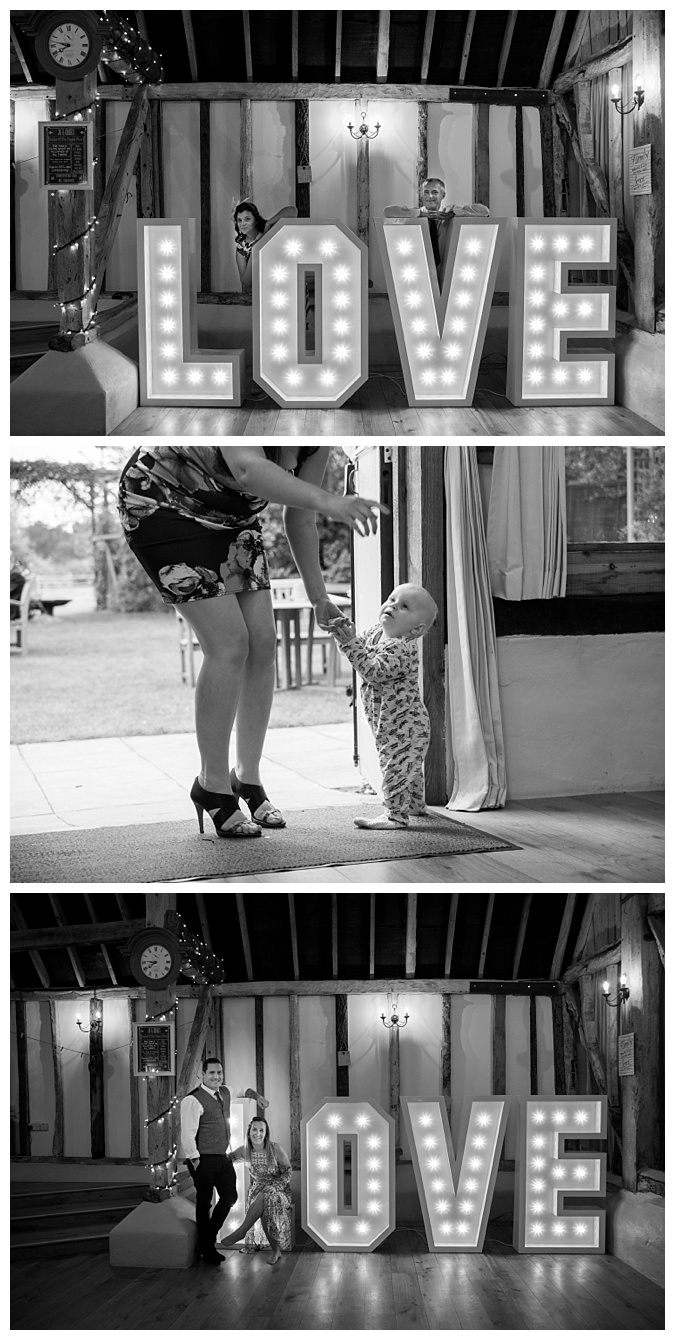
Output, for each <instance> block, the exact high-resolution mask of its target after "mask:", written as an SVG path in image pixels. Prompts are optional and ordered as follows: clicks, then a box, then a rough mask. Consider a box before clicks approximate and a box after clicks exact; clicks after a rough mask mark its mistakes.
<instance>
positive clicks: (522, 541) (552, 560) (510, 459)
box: [487, 445, 567, 600]
mask: <svg viewBox="0 0 675 1340" xmlns="http://www.w3.org/2000/svg"><path fill="white" fill-rule="evenodd" d="M487 548H488V555H489V561H490V581H491V584H492V592H493V595H495V596H501V598H502V599H503V600H550V599H551V598H552V597H553V596H564V594H565V586H566V582H567V517H566V508H565V448H564V447H563V446H548V447H535V446H529V445H525V446H500V447H495V454H494V465H493V467H492V488H491V490H490V506H489V509H488V521H487Z"/></svg>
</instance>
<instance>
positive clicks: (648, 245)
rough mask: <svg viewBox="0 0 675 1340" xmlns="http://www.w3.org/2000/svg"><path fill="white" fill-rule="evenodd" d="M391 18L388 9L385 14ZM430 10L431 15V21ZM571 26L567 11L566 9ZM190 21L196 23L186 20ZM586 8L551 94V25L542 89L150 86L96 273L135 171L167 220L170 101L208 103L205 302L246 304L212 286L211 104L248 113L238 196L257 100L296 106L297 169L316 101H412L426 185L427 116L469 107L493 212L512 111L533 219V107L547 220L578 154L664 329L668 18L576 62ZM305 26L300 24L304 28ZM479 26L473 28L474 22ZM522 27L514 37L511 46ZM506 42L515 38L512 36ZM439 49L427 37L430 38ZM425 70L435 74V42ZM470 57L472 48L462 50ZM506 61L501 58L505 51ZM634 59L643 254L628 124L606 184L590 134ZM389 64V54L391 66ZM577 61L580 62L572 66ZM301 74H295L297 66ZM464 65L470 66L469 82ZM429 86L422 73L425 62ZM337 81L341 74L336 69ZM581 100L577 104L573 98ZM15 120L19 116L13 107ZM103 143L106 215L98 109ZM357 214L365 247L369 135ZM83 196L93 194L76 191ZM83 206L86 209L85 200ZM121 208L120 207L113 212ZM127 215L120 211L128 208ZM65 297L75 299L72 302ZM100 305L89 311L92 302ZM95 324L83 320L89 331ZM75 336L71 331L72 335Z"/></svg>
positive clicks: (302, 200) (35, 90)
mask: <svg viewBox="0 0 675 1340" xmlns="http://www.w3.org/2000/svg"><path fill="white" fill-rule="evenodd" d="M382 13H383V14H384V13H385V11H382ZM433 14H434V11H430V13H429V19H430V20H431V23H432V31H433ZM561 15H562V18H563V19H564V11H561ZM188 17H189V15H188ZM587 18H588V14H587V11H581V12H580V15H579V20H578V23H577V27H576V28H575V32H574V34H573V38H572V42H571V43H570V48H569V50H568V53H567V61H566V68H565V69H564V71H563V73H562V74H561V75H560V76H559V77H558V78H557V79H556V80H555V82H554V84H553V85H552V87H550V88H549V87H548V84H549V82H550V76H551V70H552V68H553V64H554V60H555V56H556V52H557V48H558V45H559V42H560V37H561V32H562V22H560V21H559V22H557V23H555V24H554V28H553V30H552V33H551V39H550V42H549V47H548V48H547V51H546V55H545V58H544V63H543V66H542V69H541V73H540V79H539V87H538V88H536V89H533V88H504V87H501V86H499V87H497V88H469V87H466V86H465V85H464V84H463V83H461V82H460V84H458V85H455V86H448V85H441V86H439V85H428V84H426V83H425V82H422V83H420V84H388V83H386V82H377V83H375V84H365V85H360V84H359V85H357V84H346V83H345V84H341V83H337V82H336V83H334V84H315V83H301V82H280V83H258V82H253V80H252V79H251V80H250V82H246V83H240V84H237V83H217V82H212V83H203V82H199V81H198V80H195V81H194V82H192V83H190V84H160V85H152V86H147V87H146V88H145V89H144V90H143V101H144V102H145V99H146V97H147V100H148V112H149V114H148V115H147V116H146V114H145V111H146V108H145V107H143V114H142V116H141V115H140V113H138V112H137V113H136V114H135V115H134V117H133V118H132V120H133V125H132V126H131V127H130V130H129V133H128V134H127V131H126V130H125V135H124V136H123V141H124V151H123V153H121V152H120V151H121V150H122V147H123V146H122V144H121V145H120V151H118V154H117V156H116V160H115V164H114V165H113V170H112V172H111V173H110V176H109V178H108V186H107V188H106V191H105V197H104V201H103V206H101V208H103V207H104V206H105V207H106V208H104V214H105V217H106V218H107V217H108V214H109V215H110V227H108V226H107V225H106V246H105V247H104V248H103V247H101V244H100V242H99V254H98V257H97V264H96V267H95V270H96V273H97V274H102V272H103V269H104V264H102V262H105V260H106V259H107V257H108V256H109V254H110V249H111V247H112V244H113V242H114V238H115V232H116V227H117V222H118V221H119V215H117V218H115V215H116V209H117V203H118V202H119V200H121V199H123V194H124V191H123V190H122V189H121V183H120V179H121V177H124V178H125V183H124V190H126V182H127V181H128V180H129V177H130V175H131V173H132V171H135V172H136V176H137V208H138V214H139V216H140V217H161V216H162V214H163V210H164V191H163V142H162V109H163V105H164V104H165V103H166V102H171V101H190V102H197V103H199V108H200V146H199V156H200V196H201V223H200V228H201V290H202V299H203V300H205V301H209V300H210V301H214V300H215V301H218V300H219V299H220V300H221V301H222V300H228V298H229V300H232V297H233V296H234V297H236V298H238V300H239V301H241V295H239V294H237V295H222V294H221V295H214V293H213V290H212V283H211V182H210V118H209V103H210V102H212V101H224V100H227V101H232V100H236V101H238V102H239V104H240V108H241V133H240V187H241V196H240V198H242V199H245V198H247V196H249V195H250V193H251V171H252V137H251V104H252V102H254V101H261V100H262V101H270V100H272V101H274V100H276V101H291V102H293V103H294V104H295V162H296V167H300V166H304V165H307V164H308V162H309V102H310V101H311V100H313V99H321V100H327V99H336V98H338V99H351V98H354V99H355V100H358V102H359V104H360V105H361V106H364V107H366V108H367V104H368V99H369V98H370V99H377V100H378V101H382V100H391V101H395V100H399V101H407V102H410V101H413V102H416V103H417V105H418V149H417V178H418V181H421V180H423V179H424V177H425V175H426V172H427V153H426V126H427V112H428V107H429V105H430V104H431V103H452V102H461V103H469V104H472V105H473V107H474V199H475V200H476V201H478V202H481V203H484V204H489V107H490V106H498V105H501V106H513V107H515V109H516V129H515V174H516V202H517V209H516V212H517V214H518V215H520V216H522V215H523V214H524V213H525V176H524V173H525V166H524V162H525V160H524V147H523V115H522V109H523V107H524V106H531V107H536V108H538V109H539V116H540V134H541V145H542V173H543V202H544V214H545V215H546V216H556V217H564V216H565V215H566V214H568V212H569V209H568V201H569V175H568V157H569V155H570V151H571V153H572V154H573V155H574V158H575V159H576V161H577V163H578V165H579V168H580V170H581V174H582V178H583V181H584V182H585V184H586V191H587V201H586V205H587V208H588V211H589V212H595V213H597V214H599V215H608V214H612V215H613V216H616V217H618V219H619V263H620V266H621V269H622V271H623V274H624V277H625V280H626V283H627V286H628V290H629V291H630V294H631V296H632V299H633V302H634V306H635V322H636V324H637V325H638V326H639V327H640V328H641V329H643V330H646V331H653V330H654V329H655V309H656V307H657V306H658V304H659V302H661V301H662V300H663V294H662V291H661V289H662V285H661V280H660V277H659V276H660V265H661V261H660V259H659V257H660V251H661V248H662V242H663V229H664V213H665V171H664V128H663V97H662V68H663V31H662V28H663V11H658V10H656V11H651V10H636V11H634V13H633V35H632V36H629V37H627V38H625V39H624V40H622V41H620V42H618V43H616V44H614V45H613V46H610V47H608V48H606V49H605V50H604V51H603V52H601V53H599V54H598V55H596V56H594V57H592V58H590V59H587V60H579V56H578V53H579V50H580V47H581V42H582V39H583V35H584V31H585V26H586V22H587ZM296 26H297V25H296ZM470 26H471V25H470ZM512 33H513V27H512V26H511V28H510V35H509V29H507V35H508V43H509V45H510V41H511V37H512ZM470 40H471V32H470V31H469V28H468V29H467V37H466V39H465V46H466V42H468V43H470ZM505 40H506V39H505ZM429 43H430V37H429ZM429 43H427V49H426V65H427V68H428V46H429ZM465 54H466V56H467V58H468V47H467V48H466V52H465ZM502 54H503V55H504V53H502ZM633 55H634V57H635V59H634V69H638V68H639V70H640V71H641V72H642V75H643V82H644V83H645V87H646V102H645V106H644V108H643V109H641V111H640V112H638V113H636V115H635V117H634V123H633V132H634V143H635V144H636V145H640V144H644V143H651V146H652V174H653V190H652V194H651V195H649V196H638V197H636V202H635V249H634V253H633V244H632V242H631V239H630V237H629V235H628V232H627V230H626V228H625V225H624V218H623V168H622V162H621V136H620V133H619V132H620V130H621V125H620V118H618V117H614V118H613V119H611V113H610V127H611V131H610V134H611V159H610V175H609V180H607V178H606V177H605V174H604V173H603V172H602V170H601V169H600V167H599V166H598V164H597V162H596V161H595V159H594V151H593V137H592V133H591V120H590V81H591V80H592V79H594V78H596V77H598V76H600V75H609V76H610V77H612V76H617V77H618V78H619V80H620V78H621V72H622V69H623V67H624V66H625V65H626V64H628V62H629V61H630V60H631V59H633ZM507 57H508V47H507V49H506V54H505V56H504V59H503V61H502V62H500V69H501V72H502V73H501V76H500V81H499V82H500V83H501V78H502V77H503V69H504V68H505V65H506V58H507ZM382 60H384V56H383V58H382ZM575 61H576V63H574V62H575ZM381 64H382V62H381V61H380V58H379V57H378V80H379V79H380V78H381V79H382V80H383V81H384V80H385V79H386V68H385V67H384V65H383V67H382V68H383V69H384V73H381V70H380V65H381ZM294 68H297V62H296V65H295V66H294ZM465 69H466V60H465V59H464V58H463V66H462V73H461V79H463V71H464V70H465ZM422 74H423V78H424V77H425V69H424V62H423V70H422ZM336 77H339V69H337V68H336ZM139 94H140V90H136V91H135V90H134V89H132V88H126V87H118V86H112V85H105V84H103V85H101V86H100V87H99V88H98V97H99V99H100V102H101V103H105V102H107V101H122V102H132V105H133V107H134V108H136V109H138V107H139V101H138V100H139ZM570 94H572V95H573V103H574V106H573V108H572V107H571V105H570V104H568V102H567V101H566V98H567V96H568V95H570ZM56 96H57V94H56V93H55V90H54V89H51V88H43V87H38V86H35V85H30V86H28V87H25V88H24V87H21V88H14V89H13V90H12V97H13V99H14V100H16V99H24V98H35V97H41V98H49V99H53V98H55V97H56ZM12 114H13V108H12ZM95 126H96V138H97V141H98V148H97V156H98V158H99V166H98V180H97V189H96V192H95V199H94V202H93V204H94V209H95V210H96V211H98V210H99V207H100V202H101V197H102V195H103V183H104V181H105V172H106V165H105V153H104V149H105V144H104V142H102V137H101V109H100V106H99V108H98V109H97V113H96V119H95ZM357 153H358V161H357V217H358V233H359V236H360V237H361V238H362V239H363V240H366V241H367V237H368V221H369V213H370V208H369V206H370V200H369V173H368V141H367V139H365V138H363V139H361V140H359V142H358V144H357ZM295 175H296V187H295V192H296V206H297V209H298V213H299V215H300V217H307V216H308V215H309V210H310V187H309V185H308V184H307V183H305V182H300V183H298V182H297V172H296V174H295ZM70 194H71V195H73V194H74V195H75V196H78V195H79V196H84V195H86V194H87V193H85V192H74V193H72V192H71V193H70ZM80 203H81V208H84V207H85V204H86V202H85V201H84V200H82V201H81V202H80ZM113 207H114V208H113ZM56 208H57V206H56V205H55V206H54V207H53V208H52V209H50V236H49V248H50V250H49V255H50V257H51V256H52V254H53V251H52V248H53V247H54V244H55V242H57V241H58V237H59V232H58V229H57V221H56V218H55V210H56ZM120 213H121V210H120ZM11 266H12V274H14V273H15V261H14V230H13V229H12V260H11ZM48 282H49V291H50V292H51V291H53V288H52V286H53V285H54V286H56V287H57V288H58V294H59V298H60V299H61V301H63V296H64V295H63V291H62V290H63V287H64V286H63V283H59V282H58V279H57V276H55V275H54V267H53V265H52V266H51V267H50V276H49V281H48ZM66 296H67V295H66ZM93 305H94V304H92V306H93ZM85 324H86V323H85ZM71 333H74V332H71Z"/></svg>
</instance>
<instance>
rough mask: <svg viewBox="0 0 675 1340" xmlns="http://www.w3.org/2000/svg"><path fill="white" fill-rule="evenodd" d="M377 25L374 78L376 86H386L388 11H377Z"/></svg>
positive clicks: (387, 69) (389, 21)
mask: <svg viewBox="0 0 675 1340" xmlns="http://www.w3.org/2000/svg"><path fill="white" fill-rule="evenodd" d="M378 15H379V18H378V23H377V66H376V72H375V77H376V79H377V82H378V84H386V82H387V75H388V73H389V28H390V23H391V14H390V11H389V10H388V9H380V10H378Z"/></svg>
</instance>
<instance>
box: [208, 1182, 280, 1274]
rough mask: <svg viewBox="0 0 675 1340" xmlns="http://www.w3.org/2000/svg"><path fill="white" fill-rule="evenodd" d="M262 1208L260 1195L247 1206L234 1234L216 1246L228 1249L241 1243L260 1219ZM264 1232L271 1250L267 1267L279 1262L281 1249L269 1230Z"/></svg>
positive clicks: (263, 1199)
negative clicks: (243, 1217) (244, 1215)
mask: <svg viewBox="0 0 675 1340" xmlns="http://www.w3.org/2000/svg"><path fill="white" fill-rule="evenodd" d="M264 1208H265V1197H264V1195H263V1194H261V1195H259V1196H256V1198H255V1200H252V1201H251V1204H250V1205H249V1207H248V1210H247V1211H246V1217H245V1219H243V1220H242V1222H241V1224H240V1225H239V1227H238V1228H236V1229H235V1230H234V1232H232V1233H228V1235H227V1237H226V1238H222V1239H221V1241H220V1242H219V1243H218V1246H219V1247H224V1248H225V1249H227V1248H228V1247H234V1246H235V1245H236V1243H237V1242H241V1240H242V1238H245V1237H246V1234H247V1233H248V1230H249V1228H252V1227H253V1225H254V1223H255V1222H256V1220H257V1219H261V1218H262V1215H263V1210H264ZM265 1232H266V1233H267V1237H268V1239H269V1244H270V1247H271V1248H272V1255H271V1257H270V1259H269V1262H268V1265H271V1266H273V1265H275V1263H276V1262H277V1261H280V1260H281V1248H280V1246H279V1243H278V1242H275V1240H274V1238H273V1237H272V1235H271V1233H270V1231H269V1229H266V1230H265Z"/></svg>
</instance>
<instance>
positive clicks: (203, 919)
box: [195, 893, 213, 950]
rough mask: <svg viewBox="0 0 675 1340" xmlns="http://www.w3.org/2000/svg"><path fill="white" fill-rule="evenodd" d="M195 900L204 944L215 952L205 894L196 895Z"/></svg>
mask: <svg viewBox="0 0 675 1340" xmlns="http://www.w3.org/2000/svg"><path fill="white" fill-rule="evenodd" d="M195 898H196V901H197V911H198V913H199V925H200V926H201V930H202V940H203V941H204V944H206V945H208V947H209V949H210V950H213V938H212V935H211V927H210V926H209V917H208V913H207V911H206V899H205V897H204V894H203V893H197V894H195Z"/></svg>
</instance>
